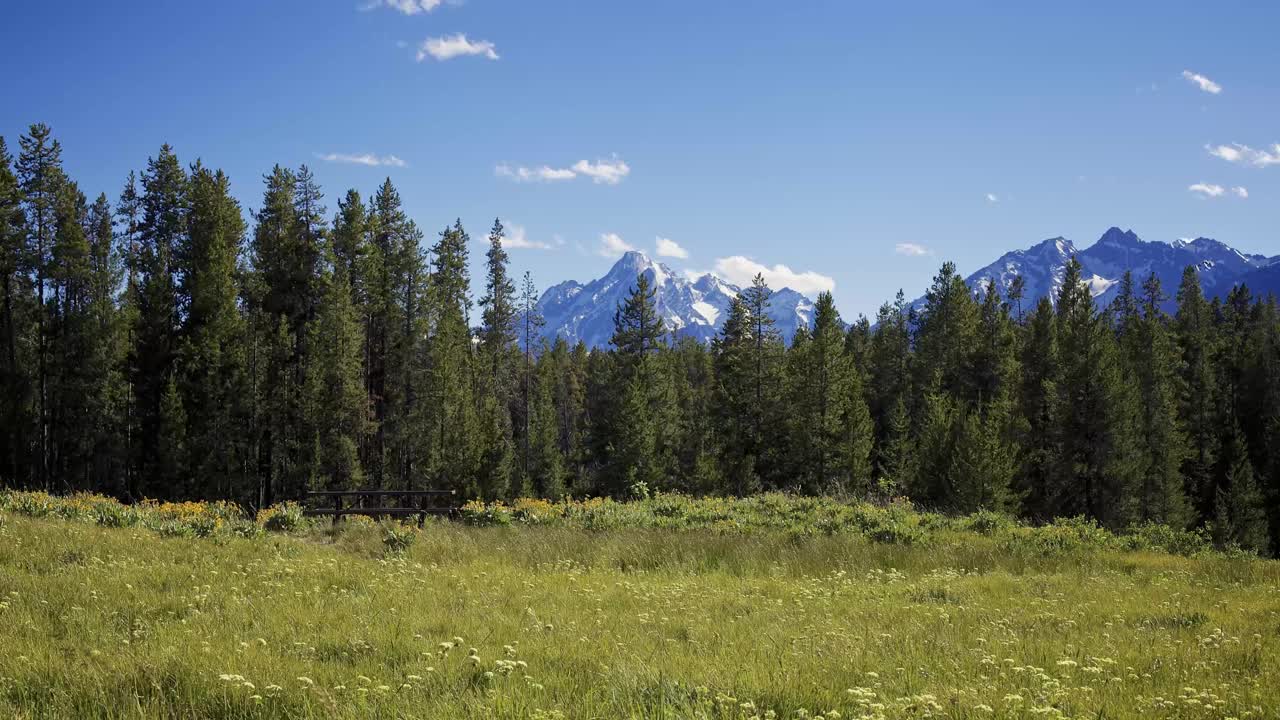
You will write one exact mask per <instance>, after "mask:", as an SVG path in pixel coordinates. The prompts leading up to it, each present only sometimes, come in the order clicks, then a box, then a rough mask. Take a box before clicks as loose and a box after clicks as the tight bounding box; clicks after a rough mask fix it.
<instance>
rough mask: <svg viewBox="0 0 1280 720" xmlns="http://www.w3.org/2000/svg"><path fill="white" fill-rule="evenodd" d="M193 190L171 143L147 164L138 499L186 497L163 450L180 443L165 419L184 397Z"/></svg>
mask: <svg viewBox="0 0 1280 720" xmlns="http://www.w3.org/2000/svg"><path fill="white" fill-rule="evenodd" d="M188 192H189V191H188V180H187V175H186V173H185V172H183V170H182V166H181V165H180V164H179V163H178V158H177V156H176V155H174V153H173V149H172V148H170V147H169V146H168V145H164V146H162V147H161V148H160V153H159V154H158V155H157V156H156V157H155V158H152V159H150V160H148V161H147V170H146V172H144V173H143V174H142V194H141V195H140V196H139V198H138V206H139V210H140V213H139V219H138V228H137V243H138V257H137V259H136V263H137V267H138V276H139V277H138V281H137V282H138V290H137V309H136V315H135V318H136V319H135V325H134V329H133V345H132V355H131V360H130V370H131V375H130V383H131V385H132V388H133V396H134V398H135V403H136V410H135V414H136V425H137V440H138V442H137V446H138V447H137V452H138V458H137V470H136V471H135V472H134V473H133V479H134V480H135V483H134V485H133V486H132V487H130V489H129V492H130V494H131V495H133V496H134V497H140V496H142V497H175V496H176V495H177V494H179V493H180V492H181V488H176V487H174V486H173V485H171V484H170V483H171V482H172V481H175V480H177V479H179V478H181V477H183V476H182V475H181V474H180V473H179V468H178V466H177V465H176V464H175V462H176V461H175V458H176V457H177V454H178V450H177V445H176V444H171V445H170V446H167V447H166V446H162V445H161V443H162V442H172V443H176V442H177V440H176V436H174V435H172V434H171V435H170V436H165V437H162V434H161V427H160V425H161V422H162V420H165V419H164V418H162V410H166V411H168V412H170V416H169V417H168V419H167V420H165V421H166V422H168V421H172V419H173V413H175V412H176V405H177V404H178V403H180V399H179V400H178V401H173V400H172V398H168V399H166V395H167V393H168V391H169V386H170V385H171V384H175V382H176V381H175V378H174V376H175V372H176V360H177V353H178V346H179V312H180V307H179V298H178V284H179V276H178V266H177V253H178V251H179V248H181V247H184V246H185V245H186V243H187V239H186V235H187V215H188V212H189V209H190V202H189V198H188ZM175 387H176V385H175ZM175 392H176V390H175ZM166 402H167V403H168V405H167V406H166V408H162V405H163V404H164V403H166ZM169 430H174V429H173V428H169ZM175 432H176V431H175ZM162 466H163V467H162Z"/></svg>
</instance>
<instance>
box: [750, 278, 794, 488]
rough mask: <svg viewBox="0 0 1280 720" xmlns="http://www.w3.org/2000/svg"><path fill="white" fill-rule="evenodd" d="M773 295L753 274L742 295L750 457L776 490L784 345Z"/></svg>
mask: <svg viewBox="0 0 1280 720" xmlns="http://www.w3.org/2000/svg"><path fill="white" fill-rule="evenodd" d="M772 297H773V291H772V290H771V289H770V288H769V285H768V283H766V282H765V279H764V275H763V274H761V273H756V276H755V278H753V279H752V281H751V287H748V288H746V289H744V290H743V292H742V300H743V303H744V304H745V305H746V310H747V317H748V322H749V328H750V345H749V348H750V358H749V360H748V364H747V368H748V372H749V373H750V382H751V385H750V392H749V395H748V397H750V398H751V399H752V403H751V405H750V407H749V408H748V414H749V418H750V423H751V434H750V435H749V436H748V437H749V439H750V442H751V446H750V450H749V452H750V455H751V457H752V458H753V459H754V465H755V467H756V472H757V474H758V475H759V476H760V478H761V479H762V481H764V482H766V483H768V484H769V485H771V486H774V487H777V486H778V485H779V484H780V480H779V478H780V476H781V475H782V474H783V473H784V472H785V466H784V457H785V453H784V452H783V451H782V448H781V447H779V443H778V440H779V439H780V438H781V437H782V434H781V433H780V432H778V430H779V429H780V428H781V427H782V426H783V418H782V412H783V411H782V386H783V370H784V363H783V353H784V351H785V344H784V342H783V339H782V333H780V332H779V331H778V329H777V327H776V324H775V323H774V320H773V311H772Z"/></svg>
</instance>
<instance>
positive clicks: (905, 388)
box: [866, 290, 912, 486]
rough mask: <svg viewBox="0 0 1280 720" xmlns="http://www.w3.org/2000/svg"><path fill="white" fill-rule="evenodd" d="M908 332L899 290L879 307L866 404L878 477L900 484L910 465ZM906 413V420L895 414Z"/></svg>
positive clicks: (903, 480) (909, 357)
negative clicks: (871, 428)
mask: <svg viewBox="0 0 1280 720" xmlns="http://www.w3.org/2000/svg"><path fill="white" fill-rule="evenodd" d="M911 355H912V353H911V333H910V330H909V327H908V324H907V301H906V297H905V295H904V294H903V292H902V291H901V290H899V291H898V294H897V297H896V298H895V300H894V302H893V303H885V304H884V305H881V306H880V310H879V312H878V313H877V314H876V331H875V333H874V334H873V335H872V336H871V343H870V347H869V348H868V355H867V373H866V374H867V378H868V381H869V382H868V386H867V404H868V405H869V406H870V410H871V417H872V419H873V420H874V422H875V425H876V448H877V450H876V458H877V461H876V465H877V468H876V470H877V472H878V473H879V475H880V476H881V477H884V478H887V479H888V480H889V481H890V483H891V484H897V485H899V486H901V485H902V483H905V482H906V480H907V477H906V475H904V474H903V472H904V470H906V469H907V468H908V467H909V466H910V465H911V457H910V455H911V447H912V443H911V439H910V410H911V407H912V404H911V398H910V397H909V395H908V393H909V392H910V389H911V387H910V386H911V375H910V373H911ZM898 413H906V420H905V421H904V420H903V418H902V417H901V416H900V415H898Z"/></svg>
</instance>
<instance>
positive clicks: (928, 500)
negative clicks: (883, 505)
mask: <svg viewBox="0 0 1280 720" xmlns="http://www.w3.org/2000/svg"><path fill="white" fill-rule="evenodd" d="M959 417H960V413H959V410H958V409H957V407H956V401H955V399H954V398H953V397H952V396H950V395H947V394H945V393H939V392H933V393H929V394H927V395H925V396H924V398H923V399H922V401H921V410H920V419H919V421H918V430H917V437H916V457H915V462H914V463H913V465H912V470H913V472H912V474H911V478H910V480H909V482H908V483H907V491H908V494H909V495H910V496H911V499H912V500H914V501H915V502H918V503H921V504H923V505H924V506H925V507H930V508H950V507H954V506H955V504H956V499H955V490H954V488H953V486H952V471H953V470H952V466H953V464H954V463H955V461H956V457H957V456H956V452H955V447H956V431H957V427H958V418H959Z"/></svg>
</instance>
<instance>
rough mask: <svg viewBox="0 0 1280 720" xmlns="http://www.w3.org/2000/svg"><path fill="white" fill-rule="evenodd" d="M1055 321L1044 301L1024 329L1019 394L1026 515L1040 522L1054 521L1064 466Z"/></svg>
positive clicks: (1023, 491)
mask: <svg viewBox="0 0 1280 720" xmlns="http://www.w3.org/2000/svg"><path fill="white" fill-rule="evenodd" d="M1060 372H1061V369H1060V367H1059V362H1058V334H1057V317H1056V316H1055V314H1054V309H1053V303H1052V302H1051V301H1050V300H1049V298H1048V297H1042V298H1040V301H1039V302H1038V303H1037V304H1036V309H1035V312H1034V313H1033V314H1032V316H1031V320H1030V322H1029V323H1028V325H1027V328H1026V340H1025V343H1024V344H1023V348H1022V377H1021V387H1020V389H1019V393H1018V401H1019V404H1020V413H1019V414H1020V416H1021V421H1022V432H1021V433H1020V437H1019V440H1020V442H1019V444H1020V445H1021V447H1022V469H1021V473H1020V475H1021V478H1022V480H1021V483H1020V487H1019V489H1020V490H1021V493H1022V496H1023V504H1022V512H1023V515H1024V516H1026V517H1029V518H1031V519H1032V520H1036V521H1047V520H1049V519H1051V518H1053V517H1054V515H1055V513H1056V509H1057V506H1058V503H1059V498H1058V493H1059V488H1058V487H1057V484H1056V482H1055V477H1056V474H1057V472H1058V469H1059V467H1060V463H1061V452H1062V449H1061V447H1060V445H1059V442H1058V438H1059V435H1058V432H1059V430H1058V428H1059V417H1058V412H1059V408H1058V384H1059V378H1060Z"/></svg>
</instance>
